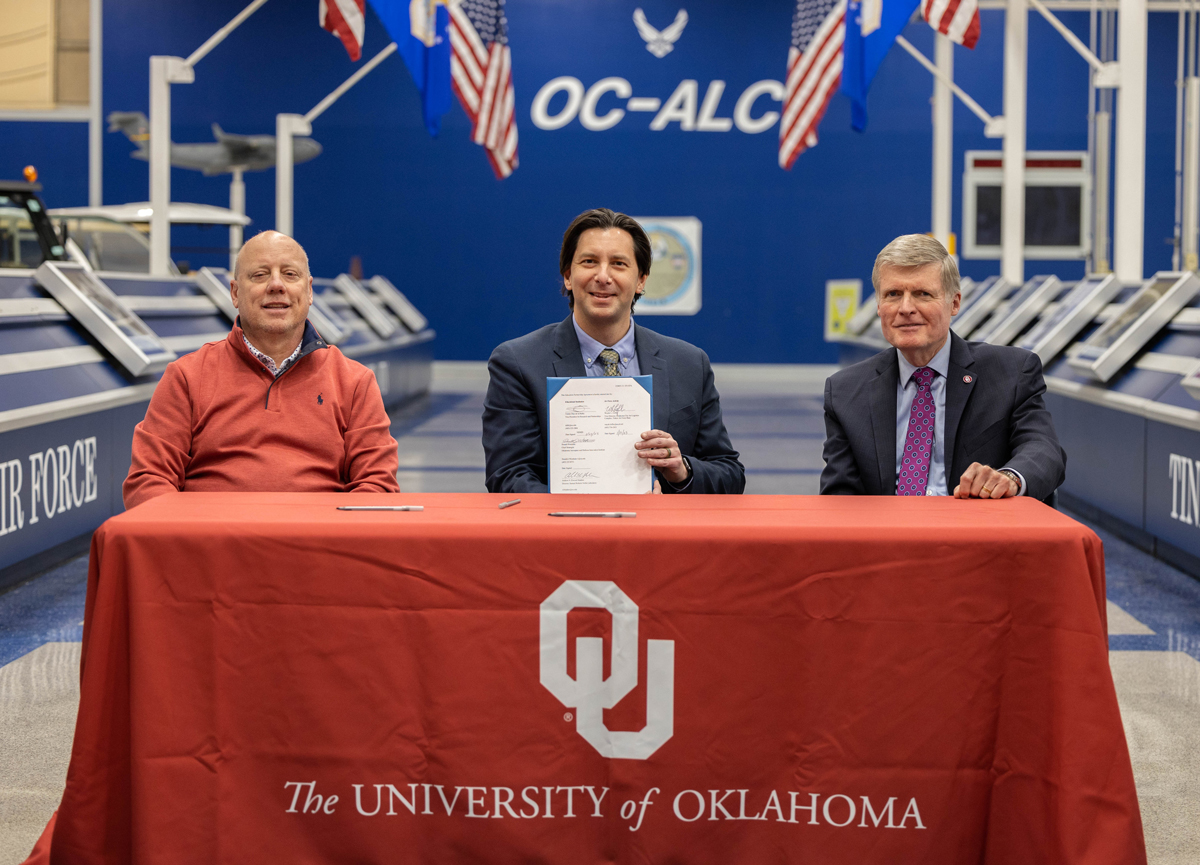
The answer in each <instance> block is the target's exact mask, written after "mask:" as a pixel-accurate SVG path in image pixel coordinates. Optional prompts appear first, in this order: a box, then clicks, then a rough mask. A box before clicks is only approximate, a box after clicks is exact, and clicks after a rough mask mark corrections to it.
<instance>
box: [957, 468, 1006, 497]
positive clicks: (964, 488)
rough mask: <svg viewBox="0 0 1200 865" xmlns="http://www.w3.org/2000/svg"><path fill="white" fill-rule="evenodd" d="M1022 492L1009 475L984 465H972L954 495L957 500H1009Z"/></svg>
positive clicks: (961, 479) (964, 474)
mask: <svg viewBox="0 0 1200 865" xmlns="http://www.w3.org/2000/svg"><path fill="white" fill-rule="evenodd" d="M1020 490H1021V488H1020V487H1019V486H1017V485H1016V484H1015V483H1013V480H1012V478H1010V477H1009V476H1008V475H1005V474H1001V473H1000V472H998V471H996V470H995V469H994V468H992V467H991V466H985V465H983V464H982V463H971V464H970V465H969V466H967V470H966V471H965V472H963V473H962V477H961V478H959V481H958V486H956V487H955V488H954V492H953V493H952V495H953V496H954V497H955V498H956V499H1007V498H1009V497H1010V496H1015V495H1016V494H1017V493H1018V492H1020Z"/></svg>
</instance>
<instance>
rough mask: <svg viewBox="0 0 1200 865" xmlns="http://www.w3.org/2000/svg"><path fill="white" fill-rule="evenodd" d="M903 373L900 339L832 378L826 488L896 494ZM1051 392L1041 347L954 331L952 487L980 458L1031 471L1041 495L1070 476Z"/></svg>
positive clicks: (949, 440) (949, 403)
mask: <svg viewBox="0 0 1200 865" xmlns="http://www.w3.org/2000/svg"><path fill="white" fill-rule="evenodd" d="M899 378H900V367H899V364H898V363H897V360H896V349H894V348H889V349H888V350H887V351H883V352H880V353H879V354H877V355H875V356H874V357H872V358H870V359H868V360H864V361H863V362H861V363H856V364H854V365H853V366H850V367H847V368H846V369H843V370H840V371H838V372H836V373H834V374H833V375H831V376H830V377H829V379H828V380H827V381H826V382H825V451H824V454H823V456H824V457H825V470H824V471H822V472H821V493H822V494H823V495H824V494H830V495H868V496H892V495H895V494H896V385H897V382H898V380H899ZM968 379H969V380H968ZM1045 392H1046V383H1045V381H1043V380H1042V363H1041V361H1040V360H1038V356H1037V355H1036V354H1033V353H1032V352H1028V351H1025V350H1024V349H1019V348H1010V347H1009V346H998V345H988V344H987V343H982V342H965V341H964V340H962V339H960V338H959V337H958V336H957V335H956V334H954V333H953V332H951V334H950V370H949V374H948V375H947V376H946V442H945V453H946V462H947V465H946V483H947V486H948V487H949V492H951V493H953V492H954V487H955V486H956V485H957V484H958V479H959V478H960V477H962V473H963V472H965V471H966V470H967V466H969V465H970V464H971V463H973V462H979V463H983V464H984V465H987V466H991V467H992V468H994V469H998V468H1002V467H1005V466H1007V467H1010V468H1014V469H1016V470H1017V471H1019V472H1020V473H1021V474H1022V475H1023V476H1024V478H1025V485H1026V490H1025V495H1027V496H1033V497H1034V498H1037V499H1045V498H1047V497H1048V496H1049V495H1050V494H1051V493H1053V492H1054V491H1055V490H1056V489H1057V488H1058V487H1059V485H1060V484H1062V482H1063V479H1064V478H1065V477H1066V465H1067V455H1066V454H1065V453H1064V452H1063V449H1062V448H1061V447H1060V446H1059V444H1058V436H1057V435H1055V433H1054V423H1053V421H1052V420H1051V418H1050V412H1048V411H1047V410H1046V407H1045V405H1044V404H1043V402H1042V394H1043V393H1045Z"/></svg>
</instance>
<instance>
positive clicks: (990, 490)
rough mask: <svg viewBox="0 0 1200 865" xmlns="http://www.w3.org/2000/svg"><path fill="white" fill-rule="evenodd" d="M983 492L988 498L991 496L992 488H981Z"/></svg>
mask: <svg viewBox="0 0 1200 865" xmlns="http://www.w3.org/2000/svg"><path fill="white" fill-rule="evenodd" d="M983 491H984V492H985V493H987V494H988V495H989V496H990V495H991V494H992V488H991V487H984V488H983Z"/></svg>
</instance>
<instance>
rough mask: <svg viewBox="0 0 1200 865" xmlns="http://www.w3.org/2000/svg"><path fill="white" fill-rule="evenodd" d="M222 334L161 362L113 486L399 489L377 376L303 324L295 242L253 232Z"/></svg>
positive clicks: (303, 274)
mask: <svg viewBox="0 0 1200 865" xmlns="http://www.w3.org/2000/svg"><path fill="white" fill-rule="evenodd" d="M230 293H231V294H232V296H233V305H234V306H235V307H237V310H238V320H237V323H236V324H234V327H233V330H232V331H231V332H230V334H229V337H228V338H227V339H225V340H223V341H221V342H213V343H209V344H207V345H205V346H204V347H202V348H201V349H200V350H199V351H196V352H193V353H192V354H189V355H186V356H184V357H182V358H180V359H179V360H177V361H175V362H174V363H172V364H171V365H170V366H168V367H167V370H166V372H164V373H163V377H162V381H161V382H159V385H158V387H157V388H156V389H155V391H154V396H153V398H151V400H150V407H149V409H148V410H147V411H146V418H145V420H143V421H142V422H141V423H139V424H138V425H137V428H136V429H135V430H134V433H133V462H132V465H131V466H130V467H129V476H128V477H127V478H125V485H124V487H123V488H122V493H123V495H124V499H125V507H126V508H132V507H134V506H135V505H139V504H141V503H142V502H144V501H147V500H148V499H152V498H154V497H155V496H158V495H162V494H163V493H169V492H174V491H176V490H183V491H200V492H239V491H240V492H273V491H277V492H343V491H344V492H352V491H364V492H392V493H394V492H399V491H400V485H399V484H398V483H397V481H396V469H397V454H396V440H395V439H394V438H392V436H391V434H390V433H389V432H388V428H389V426H390V424H389V421H388V416H387V413H386V412H385V411H384V408H383V398H382V396H381V395H380V393H379V385H378V384H377V383H376V381H375V376H374V374H372V372H371V371H370V370H368V369H367V368H366V367H365V366H363V365H362V364H360V363H358V362H356V361H353V360H350V359H349V358H347V357H346V356H344V355H343V354H342V353H341V352H340V351H338V349H337V348H335V347H334V346H330V345H327V344H326V343H325V341H324V340H323V339H321V337H320V335H319V334H318V333H317V332H316V330H315V329H314V328H313V327H312V325H310V324H309V323H308V308H309V306H310V305H311V304H312V276H311V275H310V274H309V272H308V256H307V255H306V254H305V252H304V250H303V249H302V248H301V247H300V244H298V243H297V242H296V241H294V240H292V239H291V238H290V237H288V236H287V235H284V234H279V233H278V232H275V231H264V232H263V233H261V234H259V235H257V236H256V237H253V238H251V239H250V240H249V241H247V242H246V244H245V245H244V246H243V247H242V250H241V252H240V253H239V254H238V259H237V265H236V267H235V270H234V279H233V280H232V281H231V283H230Z"/></svg>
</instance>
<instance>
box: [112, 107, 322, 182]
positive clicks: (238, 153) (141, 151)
mask: <svg viewBox="0 0 1200 865" xmlns="http://www.w3.org/2000/svg"><path fill="white" fill-rule="evenodd" d="M212 130H213V138H215V139H216V141H214V142H212V143H211V144H210V143H204V144H176V143H175V142H173V141H172V142H171V164H172V165H174V166H175V167H176V168H191V169H193V170H195V171H202V172H204V174H206V175H208V176H212V175H216V174H225V173H228V172H232V171H237V170H241V171H262V170H264V169H267V168H273V167H274V166H275V136H274V135H230V134H229V133H228V132H225V131H224V130H223V129H221V127H220V126H218V125H217V124H216V123H214V124H213V125H212ZM108 131H109V132H124V133H125V137H126V138H128V139H129V140H130V141H132V142H133V143H134V144H136V145H137V146H138V149H137V150H135V151H133V153H131V154H129V155H130V156H132V157H133V158H134V159H141V160H142V161H148V160H149V158H150V150H149V144H150V123H149V121H148V120H147V119H146V115H145V114H143V113H142V112H140V111H114V112H112V113H111V114H109V115H108ZM292 142H293V143H292V148H293V154H294V155H293V160H294V161H295V162H297V163H299V162H307V161H308V160H310V159H314V158H315V157H317V156H318V155H319V154H320V153H321V145H320V144H319V143H318V142H316V141H314V140H313V139H311V138H293V139H292Z"/></svg>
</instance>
